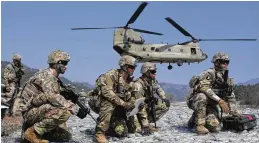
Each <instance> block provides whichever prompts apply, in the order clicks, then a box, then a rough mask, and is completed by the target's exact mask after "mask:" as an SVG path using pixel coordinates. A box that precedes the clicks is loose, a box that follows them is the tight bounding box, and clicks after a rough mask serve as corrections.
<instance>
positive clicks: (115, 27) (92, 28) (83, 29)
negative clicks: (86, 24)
mask: <svg viewBox="0 0 259 143" xmlns="http://www.w3.org/2000/svg"><path fill="white" fill-rule="evenodd" d="M115 28H120V27H95V28H71V30H91V29H115Z"/></svg>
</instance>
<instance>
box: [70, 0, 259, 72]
mask: <svg viewBox="0 0 259 143" xmlns="http://www.w3.org/2000/svg"><path fill="white" fill-rule="evenodd" d="M147 4H148V3H147V2H142V3H141V4H140V6H139V7H138V8H137V10H136V11H135V13H134V14H133V15H132V16H131V18H130V19H129V21H128V22H127V24H126V25H125V26H120V27H103V28H71V30H89V29H116V30H115V31H114V39H113V49H114V50H115V51H116V52H117V53H118V54H120V56H123V55H130V56H133V57H135V58H136V59H138V62H140V63H142V62H153V63H161V64H162V63H169V65H168V69H169V70H171V69H172V68H173V66H172V65H171V64H175V63H176V64H177V65H178V66H182V65H183V63H188V64H189V65H190V63H195V62H198V63H200V62H202V61H204V60H206V59H207V58H208V56H207V54H206V53H204V52H203V51H202V50H201V49H200V47H199V41H230V40H231V41H241V40H243V41H255V40H256V39H196V38H195V37H193V36H192V35H191V34H190V33H188V32H187V31H186V30H184V29H183V28H182V27H181V26H180V25H178V24H177V23H176V22H175V21H173V20H172V19H171V18H170V17H167V18H165V19H166V20H167V21H168V22H169V23H170V24H171V25H173V26H174V27H175V28H176V29H178V30H179V31H180V32H181V33H182V34H183V35H185V36H188V37H191V38H192V40H190V41H187V42H183V43H177V44H146V43H145V40H144V39H143V38H142V37H141V35H140V33H146V34H152V35H159V36H161V35H163V34H162V33H158V32H152V31H147V30H143V29H137V28H131V27H129V25H130V24H133V23H134V22H135V20H136V19H137V18H138V17H139V15H140V14H141V13H142V11H143V10H144V9H145V7H146V6H147Z"/></svg>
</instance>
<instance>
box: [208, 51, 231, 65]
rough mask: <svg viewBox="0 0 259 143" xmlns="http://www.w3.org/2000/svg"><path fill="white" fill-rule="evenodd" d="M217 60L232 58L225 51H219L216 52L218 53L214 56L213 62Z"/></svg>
mask: <svg viewBox="0 0 259 143" xmlns="http://www.w3.org/2000/svg"><path fill="white" fill-rule="evenodd" d="M217 60H225V61H230V58H229V56H228V54H226V53H224V52H218V53H216V54H215V55H214V56H213V58H212V60H211V62H212V63H215V62H216V61H217Z"/></svg>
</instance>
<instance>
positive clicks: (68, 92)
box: [61, 84, 97, 122]
mask: <svg viewBox="0 0 259 143" xmlns="http://www.w3.org/2000/svg"><path fill="white" fill-rule="evenodd" d="M61 86H62V87H63V88H64V90H63V91H61V95H63V96H64V97H65V99H67V100H71V101H72V102H73V103H75V104H77V105H78V106H79V107H80V109H82V110H83V111H84V112H89V111H90V110H89V108H88V107H87V106H86V105H85V103H84V102H83V101H82V99H80V97H79V95H78V94H76V93H75V92H74V91H73V88H72V87H70V86H65V85H63V84H62V85H61ZM62 92H64V93H63V94H62ZM88 115H89V116H91V118H92V119H93V120H94V121H95V122H97V120H96V119H95V118H94V117H93V115H91V114H90V112H89V113H88Z"/></svg>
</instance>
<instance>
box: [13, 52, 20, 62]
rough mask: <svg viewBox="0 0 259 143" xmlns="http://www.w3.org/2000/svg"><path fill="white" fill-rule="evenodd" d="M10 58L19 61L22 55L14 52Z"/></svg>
mask: <svg viewBox="0 0 259 143" xmlns="http://www.w3.org/2000/svg"><path fill="white" fill-rule="evenodd" d="M12 59H13V61H21V59H22V56H21V55H19V54H14V55H13V58H12Z"/></svg>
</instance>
